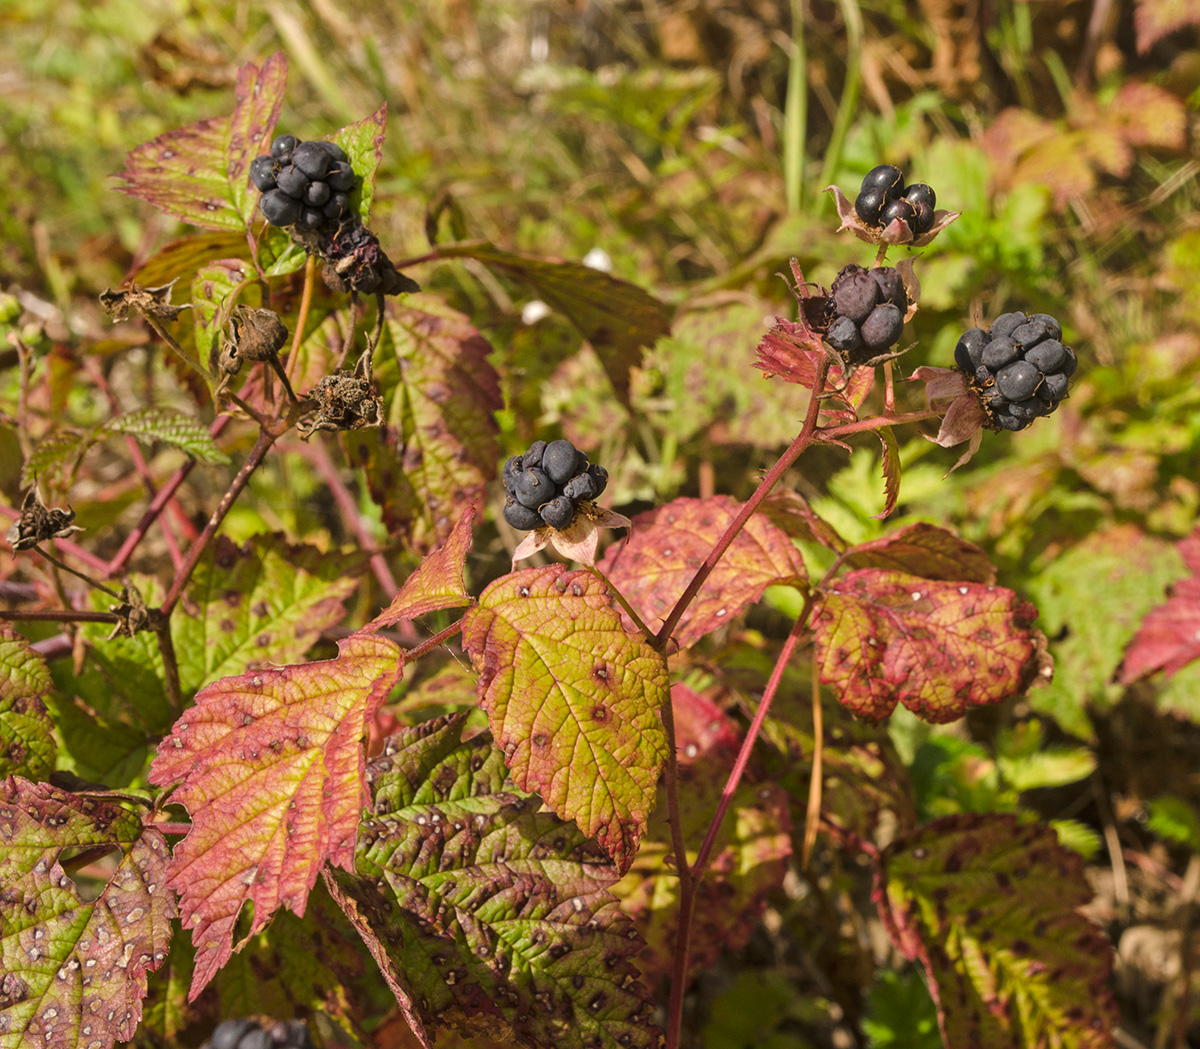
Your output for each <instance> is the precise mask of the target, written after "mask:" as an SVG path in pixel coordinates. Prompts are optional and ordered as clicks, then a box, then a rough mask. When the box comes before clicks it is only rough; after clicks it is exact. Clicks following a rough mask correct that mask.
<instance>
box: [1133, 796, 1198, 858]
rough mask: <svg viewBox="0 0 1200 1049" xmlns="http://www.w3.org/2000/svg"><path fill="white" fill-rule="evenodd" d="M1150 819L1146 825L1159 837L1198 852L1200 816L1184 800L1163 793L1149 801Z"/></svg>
mask: <svg viewBox="0 0 1200 1049" xmlns="http://www.w3.org/2000/svg"><path fill="white" fill-rule="evenodd" d="M1149 808H1150V819H1149V820H1148V821H1147V822H1146V826H1147V827H1149V828H1150V830H1152V831H1153V832H1154V833H1155V834H1157V835H1158V836H1159V837H1160V838H1165V839H1166V840H1167V841H1173V842H1176V843H1178V844H1180V845H1185V846H1187V848H1189V849H1191V850H1192V851H1193V852H1200V818H1197V816H1196V810H1195V809H1193V808H1192V806H1191V805H1189V804H1188V803H1187V802H1186V801H1184V800H1182V799H1181V798H1177V797H1175V796H1174V795H1172V794H1164V795H1162V797H1158V798H1155V799H1154V800H1153V801H1151V802H1150V805H1149Z"/></svg>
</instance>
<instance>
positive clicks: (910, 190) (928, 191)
mask: <svg viewBox="0 0 1200 1049" xmlns="http://www.w3.org/2000/svg"><path fill="white" fill-rule="evenodd" d="M900 195H901V196H902V197H903V198H904V199H905V200H907V201H909V202H910V203H912V204H918V203H925V204H928V205H929V207H930V209H931V210H932V209H933V208H934V207H935V206H936V205H937V194H936V193H934V192H933V190H932V188H930V187H929V186H927V185H925V183H924V182H914V183H912V185H910V186H908V187H906V188H905V190H904V192H903V193H902V194H900Z"/></svg>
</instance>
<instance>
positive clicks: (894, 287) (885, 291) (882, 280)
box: [868, 266, 908, 314]
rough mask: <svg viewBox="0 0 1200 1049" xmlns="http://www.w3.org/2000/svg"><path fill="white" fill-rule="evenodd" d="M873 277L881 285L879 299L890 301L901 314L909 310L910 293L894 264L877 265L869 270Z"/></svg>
mask: <svg viewBox="0 0 1200 1049" xmlns="http://www.w3.org/2000/svg"><path fill="white" fill-rule="evenodd" d="M868 272H869V273H870V274H871V279H872V280H873V281H874V282H875V283H876V284H877V285H878V286H879V301H880V302H890V303H891V304H892V305H893V306H895V307H896V308H897V309H898V310H899V311H900V313H901V314H904V313H905V312H906V311H907V310H908V293H907V292H906V291H905V290H904V280H903V279H902V278H901V276H900V271H899V270H897V269H895V268H893V267H892V266H877V267H876V268H875V269H873V270H869V271H868Z"/></svg>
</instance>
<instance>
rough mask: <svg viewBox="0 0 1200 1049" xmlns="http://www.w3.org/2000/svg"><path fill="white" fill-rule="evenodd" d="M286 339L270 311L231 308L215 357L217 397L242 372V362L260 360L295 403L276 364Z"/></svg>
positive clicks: (279, 321)
mask: <svg viewBox="0 0 1200 1049" xmlns="http://www.w3.org/2000/svg"><path fill="white" fill-rule="evenodd" d="M287 338H288V330H287V326H286V325H285V324H284V323H283V321H281V320H280V319H279V314H277V313H275V312H274V311H273V310H263V309H255V308H253V307H251V306H242V305H238V306H234V308H233V313H232V314H231V315H230V317H229V323H228V325H227V326H226V330H225V339H224V341H223V342H222V344H221V353H220V356H219V357H218V358H217V374H218V375H219V376H220V382H219V383H218V384H217V391H216V395H217V396H218V397H220V395H221V394H222V393H223V392H224V391H225V389H226V388H227V387H228V386H229V383H230V382H231V381H232V380H233V378H234V376H236V375H237V374H238V372H240V371H241V370H242V364H243V362H245V361H261V362H264V363H266V364H269V365H270V366H271V368H272V369H273V370H274V371H275V374H276V375H278V376H279V378H280V379H281V380H282V381H283V385H284V388H285V389H286V390H287V392H288V396H289V397H291V398H292V400H295V399H296V395H295V394H294V393H293V392H292V384H291V383H290V382H289V381H288V377H287V373H286V372H285V371H284V370H283V366H282V365H281V364H280V363H279V351H280V350H281V349H283V347H284V345H285V344H286V343H287Z"/></svg>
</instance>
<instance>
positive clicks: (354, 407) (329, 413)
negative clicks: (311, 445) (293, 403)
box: [296, 351, 383, 441]
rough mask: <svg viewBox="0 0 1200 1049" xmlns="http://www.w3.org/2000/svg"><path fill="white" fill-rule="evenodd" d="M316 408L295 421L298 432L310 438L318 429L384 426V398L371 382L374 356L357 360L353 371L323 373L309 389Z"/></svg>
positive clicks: (302, 437) (301, 435)
mask: <svg viewBox="0 0 1200 1049" xmlns="http://www.w3.org/2000/svg"><path fill="white" fill-rule="evenodd" d="M308 400H310V401H316V403H317V410H316V412H315V413H313V414H311V415H307V416H305V417H304V418H303V419H301V420H300V421H299V422H298V423H296V432H297V433H298V434H299V435H300V437H301V439H303V440H305V441H307V440H308V439H309V437H311V436H312V435H313V434H314V433H316V432H317V431H318V430H335V431H336V430H361V429H363V428H364V427H368V426H382V425H383V399H382V398H381V397H380V396H379V393H378V392H377V391H376V389H375V384H374V383H373V382H372V381H371V355H370V352H369V351H368V352H367V353H364V354H363V355H362V356H361V357H359V359H358V364H356V365H355V367H354V371H353V372H346V371H343V372H335V373H334V374H333V375H325V376H322V377H321V378H320V379H319V380H318V381H317V385H316V386H314V387H313V388H312V390H310V391H309V394H308Z"/></svg>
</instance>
